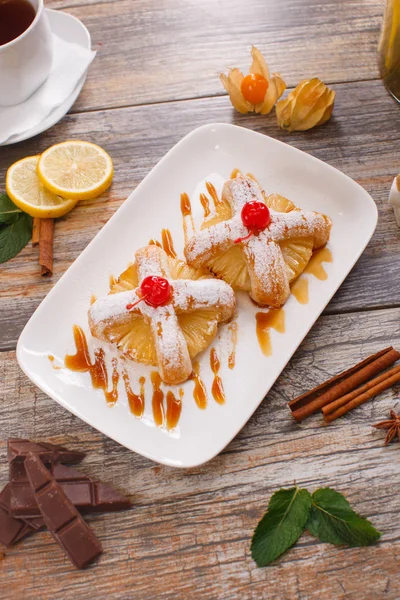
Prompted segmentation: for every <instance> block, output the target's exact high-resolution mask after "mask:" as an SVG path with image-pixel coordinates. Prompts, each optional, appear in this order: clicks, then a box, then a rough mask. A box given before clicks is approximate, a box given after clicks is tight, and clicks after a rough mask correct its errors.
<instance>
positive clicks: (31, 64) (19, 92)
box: [0, 0, 53, 106]
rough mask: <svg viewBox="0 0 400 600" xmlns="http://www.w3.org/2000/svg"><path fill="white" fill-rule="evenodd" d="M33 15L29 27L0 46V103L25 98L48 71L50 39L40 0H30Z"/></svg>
mask: <svg viewBox="0 0 400 600" xmlns="http://www.w3.org/2000/svg"><path fill="white" fill-rule="evenodd" d="M29 2H30V3H31V4H32V6H33V8H34V9H35V12H36V16H35V18H34V20H33V21H32V23H31V24H30V26H29V27H28V29H26V30H25V31H24V32H23V33H21V35H19V36H18V37H17V38H15V39H14V40H11V42H8V43H7V44H4V45H3V46H0V106H13V105H14V104H19V103H20V102H24V100H26V99H27V98H29V96H31V95H32V94H33V92H35V91H36V90H37V89H38V88H39V87H40V86H41V85H42V83H44V81H45V80H46V79H47V77H48V76H49V74H50V71H51V66H52V62H53V40H52V35H51V30H50V25H49V21H48V18H47V14H46V11H45V9H44V5H43V0H29Z"/></svg>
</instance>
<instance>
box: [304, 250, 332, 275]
mask: <svg viewBox="0 0 400 600" xmlns="http://www.w3.org/2000/svg"><path fill="white" fill-rule="evenodd" d="M324 262H327V263H331V262H333V257H332V252H331V251H330V250H329V248H326V247H325V248H322V249H321V250H317V252H315V253H314V254H313V255H312V257H311V258H310V262H309V263H308V265H307V266H306V268H305V269H304V273H309V274H310V275H314V277H316V278H317V279H319V280H320V281H325V280H326V279H328V273H327V272H326V271H325V269H324V267H323V266H322V263H324Z"/></svg>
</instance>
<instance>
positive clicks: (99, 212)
mask: <svg viewBox="0 0 400 600" xmlns="http://www.w3.org/2000/svg"><path fill="white" fill-rule="evenodd" d="M335 89H336V91H337V104H336V107H335V113H334V117H333V119H332V120H331V121H330V122H329V123H327V124H326V125H325V126H323V127H321V128H319V129H315V130H311V131H309V132H306V133H297V134H293V135H288V134H286V133H285V132H283V131H281V130H280V129H279V128H278V126H277V124H276V121H275V117H274V116H273V115H270V116H269V117H256V116H241V115H238V114H236V113H234V112H233V111H232V110H231V108H230V106H229V105H228V102H227V99H226V98H214V99H207V100H196V101H185V102H176V103H166V104H161V105H154V106H146V107H136V108H129V109H120V110H115V111H114V110H113V111H102V112H94V113H86V114H79V115H71V116H68V117H66V118H65V119H64V120H63V121H61V122H60V123H59V124H58V125H56V126H55V127H54V128H52V129H51V130H50V131H48V132H46V133H45V134H43V135H41V136H40V137H37V138H34V139H33V140H29V141H27V142H24V143H22V144H18V145H16V146H11V147H7V148H0V174H1V179H2V180H3V181H4V179H3V177H4V174H5V170H6V168H7V166H8V165H10V164H11V163H12V162H13V161H14V160H17V159H19V158H22V157H23V156H26V155H29V154H36V153H38V152H41V151H42V150H44V149H45V148H46V147H47V146H49V145H50V144H52V143H54V142H56V141H60V140H63V139H68V138H83V139H88V140H92V141H94V142H97V143H98V144H100V145H102V146H103V147H104V148H106V150H108V151H109V152H110V154H111V156H112V157H113V159H114V162H115V177H114V183H113V185H112V188H111V189H110V191H109V192H108V193H106V194H105V195H104V197H103V198H102V199H100V200H97V201H92V202H86V203H82V204H81V205H78V207H77V208H76V209H75V210H74V211H73V212H72V213H70V214H69V215H67V216H66V217H65V218H63V219H60V220H58V221H57V224H56V230H55V264H54V267H55V270H54V277H53V278H52V279H51V280H47V279H43V278H40V275H39V267H38V265H37V258H36V257H37V249H34V248H32V247H31V246H30V245H28V246H27V247H26V248H25V249H24V250H23V251H22V252H21V253H20V254H19V256H17V257H16V258H15V259H13V260H11V261H9V262H8V263H6V264H3V265H1V266H0V348H2V349H11V348H13V347H14V346H15V343H16V339H17V337H18V335H19V333H20V332H21V330H22V328H23V326H24V324H25V323H26V321H27V320H28V318H29V317H30V315H31V314H32V312H33V310H34V308H35V307H36V306H37V305H38V303H39V302H40V301H41V300H42V298H43V297H44V296H45V295H46V294H47V293H48V291H49V290H50V288H51V287H52V285H53V284H54V283H55V282H56V281H57V279H59V277H60V276H61V275H62V273H64V271H65V270H66V269H67V268H68V266H69V265H70V264H71V262H72V261H73V260H74V259H75V258H76V257H77V256H78V254H79V253H80V252H81V251H82V250H83V249H84V248H85V246H86V245H87V244H88V242H89V241H90V240H91V239H92V238H93V236H94V235H95V234H96V233H97V232H98V231H99V229H100V228H101V227H102V226H103V225H104V224H105V223H106V222H107V221H108V219H109V218H110V217H111V215H112V214H113V213H114V212H115V210H116V209H117V208H118V207H119V206H120V204H121V203H122V202H123V200H124V198H125V197H126V196H127V195H128V194H129V193H130V191H131V190H132V189H134V188H135V187H136V185H137V184H138V183H139V182H140V181H141V179H142V178H143V177H144V176H145V175H146V174H147V172H148V171H149V170H150V169H151V168H152V167H153V166H154V165H155V164H156V163H157V161H158V160H159V159H160V158H162V156H163V155H164V154H165V152H166V151H167V150H169V149H170V148H171V147H172V146H173V145H174V144H175V143H176V142H177V141H178V140H179V139H180V138H181V137H182V136H183V135H185V134H186V133H188V132H189V131H190V130H192V129H193V128H194V127H197V126H199V125H202V124H204V123H208V122H212V121H224V122H231V123H236V124H238V125H242V126H245V127H249V128H251V129H254V130H256V131H259V132H261V133H265V134H268V135H272V136H273V137H275V138H277V139H280V140H283V141H286V142H288V143H290V144H293V145H295V146H296V147H298V148H300V149H302V150H305V151H306V152H310V153H311V154H313V155H314V156H317V157H318V158H321V159H322V160H325V161H327V162H329V163H330V164H332V165H333V166H335V167H337V168H339V169H341V170H343V171H344V172H345V173H347V174H348V175H349V176H350V177H353V178H354V179H356V180H357V181H358V182H359V183H361V185H363V186H364V187H365V188H366V189H367V190H368V191H369V192H370V193H371V194H372V196H373V197H374V199H375V201H376V202H377V204H378V207H379V215H380V216H379V224H378V228H377V231H376V233H375V235H374V237H373V240H372V241H371V243H370V245H369V246H368V248H367V250H366V252H365V254H364V255H363V257H362V259H361V260H360V262H359V263H358V265H357V266H356V268H355V269H354V271H353V273H352V274H351V275H350V276H349V277H348V279H347V280H346V282H345V283H344V285H343V286H342V288H341V290H340V291H339V293H338V294H337V295H336V297H335V298H334V300H333V301H332V303H331V304H330V307H329V309H328V310H329V311H335V312H338V311H339V312H341V311H349V310H357V309H366V308H371V307H372V308H378V307H382V306H394V305H399V304H400V285H399V282H400V262H399V260H398V256H399V248H400V245H399V244H400V229H398V227H397V226H396V223H395V219H394V215H393V211H392V209H391V207H389V206H388V205H387V203H386V201H387V195H388V190H389V188H390V185H391V181H392V177H393V175H394V174H395V173H397V172H398V170H399V140H400V122H399V119H398V107H397V105H396V104H395V103H394V102H393V101H392V99H391V98H390V97H389V96H388V95H387V94H386V92H385V90H384V88H383V86H382V84H381V83H380V82H362V83H357V84H342V85H337V86H335ZM360 105H362V106H363V110H362V115H361V114H360ZM389 271H390V275H389Z"/></svg>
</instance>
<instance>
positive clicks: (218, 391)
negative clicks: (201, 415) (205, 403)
mask: <svg viewBox="0 0 400 600" xmlns="http://www.w3.org/2000/svg"><path fill="white" fill-rule="evenodd" d="M210 366H211V370H212V372H213V373H214V381H213V383H212V387H211V392H212V395H213V397H214V400H215V401H216V402H218V404H225V400H226V398H225V392H224V386H223V385H222V381H221V378H220V376H219V375H218V373H219V369H220V367H221V363H220V360H219V358H218V355H217V352H216V350H215V348H212V349H211V352H210Z"/></svg>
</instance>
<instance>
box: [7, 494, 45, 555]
mask: <svg viewBox="0 0 400 600" xmlns="http://www.w3.org/2000/svg"><path fill="white" fill-rule="evenodd" d="M30 521H32V523H30V522H28V521H26V520H25V519H17V518H15V517H13V516H11V515H10V486H9V484H7V485H6V486H5V488H4V489H3V490H2V491H1V492H0V543H2V544H4V546H12V545H13V544H16V543H17V542H18V541H19V540H22V538H24V537H25V536H27V535H29V534H30V533H32V532H33V531H35V530H37V529H40V527H43V526H44V522H43V519H42V518H41V517H39V518H35V519H30Z"/></svg>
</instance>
